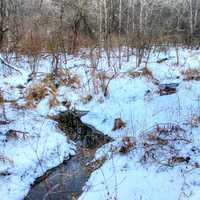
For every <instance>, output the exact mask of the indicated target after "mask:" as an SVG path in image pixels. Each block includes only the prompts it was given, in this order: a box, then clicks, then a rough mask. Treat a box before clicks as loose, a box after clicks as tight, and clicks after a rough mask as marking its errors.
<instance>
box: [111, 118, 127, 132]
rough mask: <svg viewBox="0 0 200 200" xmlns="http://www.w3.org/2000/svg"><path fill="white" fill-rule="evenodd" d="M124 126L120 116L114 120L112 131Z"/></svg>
mask: <svg viewBox="0 0 200 200" xmlns="http://www.w3.org/2000/svg"><path fill="white" fill-rule="evenodd" d="M125 127H126V123H125V122H124V121H123V120H122V119H121V118H117V119H115V121H114V126H113V129H112V131H116V130H118V129H122V128H125Z"/></svg>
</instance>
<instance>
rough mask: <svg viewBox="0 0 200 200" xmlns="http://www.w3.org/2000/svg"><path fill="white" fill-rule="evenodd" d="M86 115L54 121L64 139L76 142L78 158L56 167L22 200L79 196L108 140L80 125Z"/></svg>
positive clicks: (66, 115)
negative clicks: (101, 149)
mask: <svg viewBox="0 0 200 200" xmlns="http://www.w3.org/2000/svg"><path fill="white" fill-rule="evenodd" d="M83 114H85V113H80V112H64V113H61V114H60V115H58V116H55V117H54V120H56V121H57V122H58V128H60V129H61V130H62V131H63V132H64V133H66V135H67V136H68V137H69V138H70V139H72V140H73V141H74V142H76V145H77V154H76V155H75V156H73V157H71V158H70V159H69V160H67V161H65V162H64V163H62V164H61V165H59V166H58V167H55V168H53V169H51V170H49V171H47V172H46V173H45V174H44V175H43V176H42V177H39V178H38V179H37V180H36V181H35V183H34V184H33V186H32V187H31V189H30V191H29V193H28V195H27V197H26V198H25V200H73V199H76V198H77V197H78V196H80V195H81V193H82V188H83V186H84V185H85V183H86V182H87V180H88V179H89V176H90V174H91V173H92V170H91V169H89V168H88V167H87V164H88V162H90V161H91V160H92V159H93V158H94V155H95V152H96V150H97V149H98V148H100V147H101V146H102V145H103V144H106V143H108V142H109V141H111V138H109V137H108V136H105V135H103V134H102V133H100V132H99V131H97V130H96V129H95V128H93V127H92V126H89V125H87V124H83V123H82V122H81V120H80V117H81V116H82V115H83Z"/></svg>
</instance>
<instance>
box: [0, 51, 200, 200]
mask: <svg viewBox="0 0 200 200" xmlns="http://www.w3.org/2000/svg"><path fill="white" fill-rule="evenodd" d="M88 54H89V53H88V50H82V52H80V54H78V55H76V56H67V57H66V60H64V58H61V59H63V61H62V62H61V63H60V66H62V67H63V68H64V69H65V68H67V69H69V71H67V72H66V73H67V74H68V75H69V72H70V78H69V79H70V81H69V80H67V83H68V84H66V80H61V79H62V78H61V76H60V77H58V78H57V79H56V80H54V81H56V82H59V85H58V88H57V89H56V90H53V89H52V87H50V84H49V83H48V84H46V85H45V87H47V88H48V92H47V95H46V96H45V97H44V98H43V99H41V100H40V101H37V102H34V103H35V106H34V108H26V105H27V104H26V101H27V99H26V98H25V95H24V94H25V93H26V91H27V90H28V89H29V88H30V87H31V86H33V85H35V84H38V83H39V84H44V82H42V81H43V80H44V78H45V77H46V75H47V73H49V72H50V66H51V57H49V56H45V57H44V58H42V59H41V60H40V61H38V63H37V70H38V72H39V73H37V76H36V78H35V79H33V80H31V81H29V82H27V80H28V78H29V74H30V70H29V64H30V61H29V60H28V59H27V58H23V59H22V60H21V61H18V62H17V63H16V61H14V60H12V59H11V58H10V63H12V64H13V65H15V66H17V67H18V68H19V69H20V70H21V72H22V75H20V74H19V73H17V72H16V73H13V74H12V75H10V76H7V77H2V78H1V80H0V87H1V90H2V94H3V96H4V99H5V100H7V103H6V105H5V111H6V113H7V118H8V119H9V120H11V123H10V124H8V125H1V126H0V132H1V135H0V136H1V138H0V139H1V140H0V141H1V146H0V156H1V157H2V159H1V158H0V161H1V164H0V170H1V171H2V174H3V173H4V174H5V172H6V173H8V174H10V175H9V176H7V175H6V176H0V194H2V195H3V196H4V197H5V200H7V199H8V200H10V199H12V200H15V199H16V200H17V199H19V200H20V199H22V198H23V196H24V195H25V194H26V193H27V192H28V189H29V186H30V184H31V183H32V182H33V181H34V179H35V178H36V177H38V176H40V175H41V174H43V173H44V172H45V171H46V170H47V169H49V168H51V167H53V166H56V165H58V164H59V163H60V162H62V160H63V159H64V158H65V157H67V155H68V154H69V153H73V151H72V149H73V145H72V144H70V142H69V141H66V140H67V139H66V137H64V136H63V135H62V133H61V132H59V131H58V130H57V129H56V127H55V122H53V121H51V120H50V119H49V118H48V116H50V115H53V114H55V113H58V112H59V111H61V110H62V111H63V110H67V109H68V108H67V107H70V108H71V109H74V108H75V109H78V110H86V111H89V113H88V114H87V115H85V116H84V117H83V118H82V121H83V122H86V123H88V124H91V125H93V126H95V127H96V128H97V129H98V130H100V131H101V132H103V133H104V134H107V135H109V136H111V137H113V138H114V139H115V141H114V142H112V143H110V144H107V145H105V146H104V147H102V148H101V149H99V150H98V152H97V154H96V159H97V160H100V159H101V158H102V157H104V156H106V159H107V160H106V162H105V163H104V164H103V165H102V166H101V167H100V168H99V169H98V170H96V171H95V172H93V173H92V175H91V177H90V179H89V180H88V182H87V183H86V185H85V187H84V188H83V194H82V195H81V197H79V200H94V199H97V200H108V199H109V200H111V199H112V200H124V199H126V200H160V199H162V200H165V199H166V200H167V199H171V200H185V199H188V200H199V199H200V192H199V191H200V174H199V167H200V164H199V163H200V144H199V142H200V137H199V131H200V128H199V123H200V120H198V117H199V116H200V81H198V80H187V81H186V80H185V74H184V73H185V72H186V70H187V69H200V51H197V50H188V49H181V48H180V49H179V63H178V64H177V59H176V52H175V50H174V49H169V50H168V51H167V52H154V53H152V54H151V56H150V59H149V60H148V64H147V68H148V69H149V71H151V73H152V75H149V74H143V75H140V76H135V77H133V76H131V74H132V72H139V73H140V72H141V71H142V70H143V68H144V66H145V59H144V60H143V63H142V64H141V67H140V69H135V60H136V58H135V56H131V57H130V60H129V62H126V58H123V59H122V68H121V69H119V68H118V67H117V63H118V59H117V58H112V59H111V65H110V67H109V66H108V63H107V61H106V58H105V55H103V56H102V57H101V58H100V59H99V60H98V59H97V58H96V56H95V55H94V56H93V57H92V58H91V57H89V56H87V55H88ZM163 58H167V59H168V60H166V61H164V62H161V63H158V62H157V61H158V60H160V59H163ZM95 63H96V68H92V66H93V67H94V66H95ZM74 74H76V75H77V76H76V78H74ZM64 75H66V74H62V76H64ZM72 77H73V78H72ZM77 77H78V78H77ZM63 81H64V83H65V84H63ZM45 83H47V82H45ZM107 83H109V84H107ZM162 83H178V84H179V86H178V87H177V91H176V93H174V94H171V95H163V96H160V94H159V84H162ZM19 85H20V86H23V87H19ZM104 86H108V90H107V92H108V95H107V96H106V97H105V96H104V95H103V93H104V89H105V87H104ZM50 88H51V89H50ZM102 88H103V89H102ZM53 97H56V104H55V105H54V106H53V107H52V106H50V104H49V100H50V99H52V98H53ZM88 97H90V98H88ZM13 101H15V103H16V104H17V106H16V104H15V105H14V104H13ZM66 102H68V103H67V106H66ZM22 108H23V109H22ZM117 118H121V119H122V120H123V122H124V123H125V127H123V128H122V129H119V130H115V131H114V130H113V126H114V121H115V119H117ZM11 129H14V130H17V131H21V132H23V133H26V137H25V139H24V138H22V139H20V138H18V140H15V139H13V138H11V139H10V138H9V139H8V140H6V136H5V134H6V133H7V132H8V130H11ZM162 131H164V132H165V133H168V135H167V136H166V135H165V136H163V135H162V137H161V135H159V139H161V140H159V141H158V140H157V139H158V138H156V139H155V137H154V138H153V139H152V138H150V136H151V135H152V134H154V136H155V135H156V134H160V132H162ZM21 132H20V133H21ZM150 134H151V135H150ZM127 136H128V137H129V138H130V141H131V144H132V145H131V148H130V149H129V152H127V153H120V150H119V149H120V148H121V147H122V146H123V145H124V138H126V137H127ZM156 136H157V135H156ZM160 137H161V138H160ZM159 142H161V143H159ZM158 143H159V144H158ZM126 147H127V144H126ZM27 154H28V156H27ZM181 158H182V160H181ZM183 158H185V160H183ZM186 158H187V159H186ZM2 185H3V187H2Z"/></svg>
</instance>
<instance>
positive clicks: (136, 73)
mask: <svg viewBox="0 0 200 200" xmlns="http://www.w3.org/2000/svg"><path fill="white" fill-rule="evenodd" d="M128 75H129V76H130V77H131V78H137V77H139V76H142V71H129V72H128Z"/></svg>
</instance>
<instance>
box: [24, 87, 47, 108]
mask: <svg viewBox="0 0 200 200" xmlns="http://www.w3.org/2000/svg"><path fill="white" fill-rule="evenodd" d="M25 94H26V96H25V98H26V100H27V104H26V105H27V106H28V107H35V106H36V104H37V103H38V102H40V101H41V100H42V99H43V98H44V97H45V96H46V95H48V87H47V85H46V84H44V83H37V84H34V85H32V86H31V87H30V88H28V89H27V90H26V91H25Z"/></svg>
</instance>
